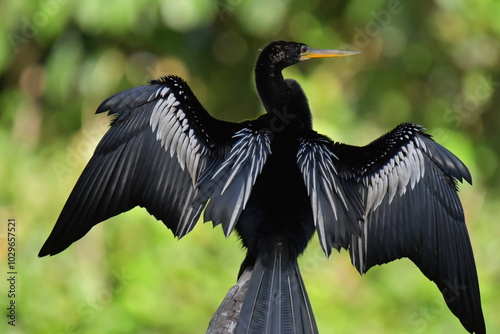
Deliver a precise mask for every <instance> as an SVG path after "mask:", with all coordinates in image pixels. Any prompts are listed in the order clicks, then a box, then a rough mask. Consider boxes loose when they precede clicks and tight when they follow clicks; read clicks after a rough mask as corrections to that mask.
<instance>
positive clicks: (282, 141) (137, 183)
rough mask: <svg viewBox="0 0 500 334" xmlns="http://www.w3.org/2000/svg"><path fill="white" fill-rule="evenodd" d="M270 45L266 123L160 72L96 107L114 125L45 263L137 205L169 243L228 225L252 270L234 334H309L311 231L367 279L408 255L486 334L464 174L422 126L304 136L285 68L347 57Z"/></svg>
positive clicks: (261, 63) (305, 119)
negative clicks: (354, 138)
mask: <svg viewBox="0 0 500 334" xmlns="http://www.w3.org/2000/svg"><path fill="white" fill-rule="evenodd" d="M354 53H355V52H350V51H337V50H315V49H310V48H309V47H307V46H306V45H304V44H300V43H293V42H273V43H271V44H269V45H268V46H267V47H266V48H264V49H263V50H262V52H261V54H260V56H259V58H258V61H257V65H256V68H255V75H256V86H257V90H258V93H259V96H260V98H261V100H262V103H263V105H264V107H265V109H266V114H264V115H262V116H260V117H259V118H257V119H256V120H253V121H246V122H242V123H230V122H224V121H220V120H217V119H214V118H213V117H211V116H210V115H209V114H208V113H207V111H206V110H205V109H204V108H203V107H202V105H201V104H200V103H199V102H198V100H197V99H196V97H195V96H194V94H193V93H192V92H191V90H190V89H189V87H188V85H187V84H186V83H185V82H184V81H183V80H182V79H180V78H177V77H175V76H168V77H164V78H161V79H159V80H154V81H152V82H151V85H148V86H142V87H137V88H133V89H130V90H127V91H124V92H121V93H118V94H116V95H114V96H112V97H110V98H108V99H107V100H105V101H104V102H103V103H102V104H101V105H100V106H99V107H98V109H97V112H98V113H101V112H105V111H108V112H109V114H110V115H112V116H113V117H114V119H113V121H112V125H111V128H110V129H109V131H108V132H107V133H106V134H105V136H104V137H103V139H102V140H101V142H100V143H99V145H98V146H97V148H96V151H95V153H94V156H93V157H92V158H91V160H90V162H89V163H88V165H87V167H86V168H85V170H84V171H83V173H82V175H81V177H80V179H79V180H78V182H77V184H76V185H75V187H74V189H73V191H72V192H71V194H70V196H69V199H68V201H67V202H66V205H65V206H64V208H63V210H62V212H61V215H60V217H59V219H58V220H57V223H56V225H55V227H54V229H53V231H52V233H51V234H50V236H49V238H48V240H47V241H46V242H45V244H44V245H43V247H42V249H41V251H40V254H39V255H40V256H45V255H54V254H57V253H59V252H61V251H63V250H64V249H66V248H67V247H68V246H69V245H70V244H71V243H73V242H74V241H76V240H78V239H79V238H81V237H83V236H84V235H85V234H86V233H87V232H88V231H89V230H90V229H91V228H92V227H93V226H94V225H96V224H98V223H99V222H101V221H103V220H106V219H108V218H109V217H112V216H114V215H117V214H119V213H122V212H124V211H127V210H130V209H131V208H133V207H135V206H142V207H145V208H146V209H147V210H148V212H149V213H151V214H152V215H153V216H155V218H157V219H159V220H161V221H163V222H164V223H165V225H166V226H167V227H168V228H170V229H171V230H172V231H173V233H174V234H175V235H176V236H177V237H182V236H184V235H185V234H187V233H188V232H189V231H191V229H192V228H193V227H194V225H195V223H196V222H197V221H198V218H199V217H200V215H201V212H202V211H203V210H205V211H204V218H205V221H212V222H213V223H214V224H215V225H217V224H221V225H222V228H223V230H224V233H225V234H226V235H229V234H230V233H231V232H232V231H233V230H236V231H237V233H238V234H239V236H240V237H241V240H242V243H243V245H244V246H245V247H246V249H247V256H246V258H245V260H244V261H243V263H242V266H241V269H240V274H241V272H242V271H243V270H245V269H247V268H253V274H252V278H251V280H250V285H249V290H248V292H247V295H246V297H245V301H244V302H243V306H242V312H241V314H240V318H239V320H238V326H237V328H236V333H317V331H318V330H317V327H316V323H315V320H314V315H313V312H312V309H311V305H310V303H309V300H308V297H307V293H306V290H305V287H304V284H303V282H302V278H301V275H300V271H299V267H298V264H297V258H298V257H299V256H300V254H301V253H302V252H303V251H304V249H305V248H306V246H307V244H308V242H309V240H310V239H311V238H312V236H313V234H314V232H317V233H318V237H319V241H320V244H321V246H322V247H323V250H324V251H325V254H326V255H329V254H330V252H331V249H332V248H335V249H338V250H339V249H341V248H344V249H347V250H349V252H350V255H351V259H352V263H353V265H354V266H355V267H356V268H357V269H358V271H359V272H360V273H361V274H363V273H365V272H366V271H367V270H368V269H369V268H371V267H372V266H374V265H377V264H382V263H386V262H389V261H392V260H394V259H398V258H402V257H408V258H409V259H411V260H412V261H413V262H414V263H415V264H416V265H417V266H418V267H419V268H420V270H421V271H422V273H423V274H424V275H426V276H427V277H428V278H429V279H430V280H432V281H434V282H435V283H436V285H437V286H438V288H439V289H440V291H441V292H442V293H443V296H444V298H445V301H446V303H447V304H448V306H449V308H450V310H451V311H452V312H453V313H454V314H455V315H456V316H457V317H458V318H459V320H460V321H461V322H462V324H463V326H464V327H465V328H466V330H467V331H469V332H471V333H479V334H482V333H485V332H486V330H485V325H484V320H483V315H482V310H481V304H480V295H479V285H478V281H477V274H476V268H475V264H474V258H473V253H472V249H471V245H470V241H469V237H468V233H467V229H466V226H465V221H464V214H463V209H462V206H461V203H460V201H459V198H458V196H457V188H456V183H457V181H460V182H462V181H463V180H465V181H467V182H469V183H471V176H470V174H469V171H468V170H467V167H466V166H465V165H464V164H463V163H462V162H461V161H460V160H459V159H458V158H457V157H455V156H454V155H453V154H452V153H450V152H449V151H448V150H446V149H445V148H444V147H442V146H441V145H439V144H437V143H436V142H435V141H433V140H432V138H431V137H430V136H429V135H428V134H426V133H425V131H424V129H423V128H422V127H421V126H418V125H415V124H409V123H406V124H401V125H399V126H397V127H396V128H395V129H394V130H392V131H391V132H389V133H387V134H386V135H384V136H382V137H380V138H379V139H377V140H375V141H373V142H372V143H370V144H369V145H367V146H364V147H355V146H349V145H345V144H340V143H336V142H333V141H331V140H330V139H329V138H327V137H325V136H323V135H320V134H318V133H316V132H315V131H314V130H313V129H312V116H311V112H310V109H309V106H308V102H307V98H306V96H305V94H304V92H303V91H302V89H301V87H300V85H299V84H298V83H297V82H296V81H294V80H292V79H284V78H283V76H282V74H281V71H282V70H283V69H284V68H286V67H288V66H290V65H293V64H295V63H298V62H300V61H302V60H306V59H310V58H317V57H333V56H345V55H350V54H354Z"/></svg>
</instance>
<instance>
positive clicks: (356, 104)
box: [0, 0, 500, 334]
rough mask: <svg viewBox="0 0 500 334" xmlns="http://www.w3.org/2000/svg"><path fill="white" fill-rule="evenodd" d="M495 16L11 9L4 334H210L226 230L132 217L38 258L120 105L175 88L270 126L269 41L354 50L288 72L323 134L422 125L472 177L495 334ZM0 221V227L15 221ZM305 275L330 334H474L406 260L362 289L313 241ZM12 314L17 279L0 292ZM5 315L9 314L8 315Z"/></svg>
mask: <svg viewBox="0 0 500 334" xmlns="http://www.w3.org/2000/svg"><path fill="white" fill-rule="evenodd" d="M499 17H500V2H499V1H494V0H491V1H487V0H483V1H472V0H461V1H452V0H436V1H411V0H390V1H381V0H376V1H370V2H367V1H361V0H353V1H323V2H322V1H319V0H311V1H299V0H279V1H273V0H256V1H249V0H247V1H244V0H182V1H179V0H163V1H155V0H126V1H124V0H111V1H99V0H84V1H67V0H46V1H30V0H16V1H2V2H0V85H1V91H0V105H1V111H0V122H1V123H0V151H1V154H2V155H1V156H2V163H1V164H0V184H1V187H0V218H1V220H2V225H1V226H2V231H0V233H1V234H0V237H1V240H0V242H1V243H2V244H1V247H0V258H1V263H2V267H1V268H2V274H1V275H0V276H1V277H5V278H6V272H7V267H6V265H5V263H6V245H5V241H6V239H5V236H6V228H7V227H6V222H7V219H8V218H15V219H16V221H17V248H18V249H17V270H18V282H17V284H18V286H17V297H16V303H17V312H18V314H17V316H18V318H17V326H16V327H12V326H7V324H6V322H7V321H6V318H5V317H4V316H2V319H3V320H1V325H0V331H2V332H4V331H3V330H2V328H7V331H8V333H202V332H204V331H205V330H206V328H207V324H208V321H209V319H210V317H211V315H212V314H213V313H214V311H215V310H216V308H217V306H218V305H219V303H220V301H222V299H223V297H224V296H225V294H226V292H227V290H228V289H229V288H230V287H231V286H232V285H233V284H234V283H235V281H236V274H237V271H238V268H239V264H240V262H241V261H242V259H243V256H244V252H243V251H242V250H241V248H240V245H239V243H238V240H237V238H236V237H234V236H231V237H230V238H229V239H228V240H226V239H225V238H224V236H223V233H222V231H221V229H220V227H218V228H216V229H215V230H216V231H212V230H213V228H212V226H211V224H204V225H203V224H199V225H198V226H197V227H196V228H195V230H194V231H193V232H192V233H191V234H189V235H188V236H186V237H185V238H184V239H182V240H180V241H177V240H175V239H174V238H173V236H172V233H171V232H170V231H169V230H168V229H166V228H165V227H164V226H163V224H162V223H160V222H157V221H155V219H154V218H152V217H151V216H149V215H148V214H147V212H146V211H145V210H143V209H134V210H132V211H131V212H128V213H126V214H122V215H121V216H119V217H115V218H113V219H110V220H109V221H108V222H106V223H105V224H101V225H98V226H96V227H95V228H94V229H92V231H91V232H90V233H89V234H88V235H87V236H86V237H85V238H83V239H82V240H80V241H79V242H78V243H76V244H75V245H73V246H72V247H70V248H69V249H68V250H66V251H65V252H64V253H62V254H59V255H57V256H55V257H51V258H43V259H39V258H37V253H38V250H39V249H40V247H41V245H42V243H43V242H44V241H45V239H46V237H47V236H48V234H49V232H50V231H51V229H52V227H53V224H54V222H55V221H56V219H57V217H58V214H59V212H60V210H61V208H62V206H63V205H64V202H65V200H66V198H67V196H68V194H69V192H70V190H71V189H72V187H73V185H74V184H75V182H76V179H77V178H78V176H79V175H80V173H81V171H82V169H83V167H84V166H85V164H86V162H87V161H88V160H89V158H90V156H91V154H92V152H93V149H94V147H95V145H96V144H97V142H98V140H99V139H100V138H101V136H102V135H103V134H104V132H105V131H106V129H107V125H108V122H109V119H107V118H106V116H104V115H98V116H97V115H94V111H95V109H96V107H97V106H98V105H99V103H100V102H101V101H102V100H103V99H105V98H106V97H108V96H110V95H111V94H114V93H116V92H118V91H120V90H123V89H127V88H131V87H134V86H138V85H142V84H145V83H147V81H148V80H150V79H152V78H156V77H159V76H161V75H166V74H176V75H179V76H182V77H183V78H185V79H186V80H187V82H188V83H189V85H190V86H191V87H192V89H193V91H194V92H195V94H196V95H197V96H198V98H199V99H200V101H201V102H202V103H203V104H204V105H205V107H206V108H207V109H208V110H209V111H210V112H211V114H212V115H214V116H215V117H218V118H221V119H225V120H232V121H241V120H244V119H248V118H253V117H256V116H257V115H259V114H261V113H262V112H263V111H262V107H261V105H260V102H259V99H258V97H257V95H256V93H255V87H254V84H253V73H252V70H253V65H254V61H255V59H256V57H257V55H258V50H259V48H262V47H263V46H264V45H266V44H267V43H268V42H269V41H271V40H275V39H285V40H295V41H301V42H305V43H307V44H309V45H310V46H312V47H317V48H343V49H352V50H360V51H361V52H362V53H361V54H360V55H357V56H355V57H349V58H345V59H333V60H326V59H325V60H313V61H310V62H307V63H304V64H300V65H297V66H294V67H292V68H289V69H287V70H286V73H285V74H286V75H287V76H289V77H293V78H295V79H297V80H298V81H299V82H300V83H301V84H302V86H303V88H304V90H305V92H306V94H307V95H308V97H309V100H310V105H311V109H312V111H313V115H314V126H315V128H316V129H317V130H318V131H320V132H322V133H324V134H326V135H328V136H329V137H331V138H332V139H334V140H337V141H343V142H348V143H351V144H358V145H363V144H366V143H368V142H369V141H371V140H373V139H375V138H376V137H378V136H380V135H381V134H383V133H384V132H387V131H389V130H390V129H392V128H393V127H395V126H396V125H397V124H398V123H400V122H405V121H410V122H416V123H420V124H422V125H424V126H425V127H426V128H428V129H429V131H430V132H431V133H432V134H434V136H435V138H436V140H437V141H438V142H440V143H442V144H443V145H445V146H446V147H448V148H449V149H451V150H452V151H453V152H454V153H455V154H456V155H458V156H459V157H460V158H461V159H462V160H463V161H464V162H465V163H466V164H467V165H468V166H469V168H470V170H471V173H472V175H473V179H474V186H472V187H471V186H470V185H463V186H461V194H460V196H461V198H462V200H463V204H464V208H465V211H466V218H467V224H468V228H469V232H470V236H471V240H472V244H473V248H474V251H475V257H476V260H477V267H478V275H479V280H480V283H481V292H482V301H483V307H484V312H485V318H486V322H487V328H488V330H489V333H500V317H499V316H498V314H499V310H500V301H499V298H500V293H499V291H498V287H499V285H500V255H499V252H500V247H499V242H498V237H499V236H500V224H498V220H497V218H498V215H499V214H498V208H499V206H500V200H499V198H498V195H499V190H500V187H499V186H500V179H499V178H498V177H497V175H498V168H499V167H498V158H499V154H500V131H498V129H499V128H500V114H499V113H498V107H499V106H500V92H499V89H498V88H499V85H500V66H499V65H500V58H499V57H500V45H499V40H500V20H499ZM4 223H5V224H4ZM301 268H302V272H303V275H304V279H305V281H306V286H307V288H308V292H309V295H310V298H311V302H312V305H313V309H314V311H315V314H316V317H317V321H318V326H319V329H320V331H321V332H322V333H367V332H369V333H396V334H406V333H444V332H445V331H446V333H465V330H463V328H462V327H461V325H460V323H459V321H458V320H457V319H456V318H455V317H454V316H453V315H452V314H451V312H449V311H448V309H447V308H446V306H445V304H444V301H443V298H442V297H441V295H440V293H439V291H438V290H437V288H436V287H435V286H434V284H432V283H430V282H429V281H428V280H427V279H426V278H425V277H424V276H423V275H422V274H421V273H420V272H419V271H418V269H417V268H416V267H415V266H414V265H413V264H412V263H411V262H410V261H408V260H400V261H396V262H394V263H391V264H389V265H384V266H382V267H376V268H373V269H371V270H370V272H369V273H367V274H366V275H365V276H364V277H360V276H359V275H358V273H357V272H356V271H355V269H354V268H353V267H352V266H351V264H350V259H349V257H348V254H347V253H346V252H345V251H344V252H341V253H340V254H338V253H334V254H332V256H331V257H330V259H329V260H327V259H325V257H324V255H323V254H322V252H321V250H320V247H319V245H318V242H317V239H316V238H314V240H313V242H311V244H310V246H309V248H308V250H307V252H306V254H304V256H303V257H302V258H301ZM0 287H1V291H0V301H1V307H0V308H1V309H4V310H5V308H6V307H7V302H8V300H7V297H6V290H7V286H6V280H5V279H4V278H2V279H1V283H0ZM4 312H5V311H3V312H2V314H4Z"/></svg>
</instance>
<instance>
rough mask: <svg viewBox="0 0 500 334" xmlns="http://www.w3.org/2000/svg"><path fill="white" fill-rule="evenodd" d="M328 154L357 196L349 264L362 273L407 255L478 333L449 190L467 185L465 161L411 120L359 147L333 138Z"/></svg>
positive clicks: (458, 208)
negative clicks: (358, 213)
mask: <svg viewBox="0 0 500 334" xmlns="http://www.w3.org/2000/svg"><path fill="white" fill-rule="evenodd" d="M332 152H333V154H335V156H337V157H338V159H337V161H336V167H337V170H338V175H340V176H341V177H342V178H343V179H344V181H348V182H351V183H352V184H355V185H357V187H358V189H359V194H360V196H361V198H362V199H363V202H364V210H363V212H364V216H363V219H360V220H359V221H358V224H359V227H360V231H361V232H360V234H359V235H352V236H351V240H350V243H349V246H348V248H349V251H350V254H351V259H352V262H353V265H354V266H355V267H356V268H357V269H358V270H359V272H360V273H365V272H366V271H367V270H368V269H369V268H371V267H372V266H374V265H379V264H383V263H387V262H390V261H392V260H395V259H399V258H402V257H407V258H409V259H411V260H412V261H413V262H414V263H415V264H416V265H417V266H418V267H419V268H420V270H421V271H422V272H423V273H424V274H425V275H426V276H427V277H428V278H429V279H430V280H432V281H434V282H435V283H436V285H437V286H438V288H439V289H440V290H441V292H442V294H443V296H444V298H445V301H446V303H447V304H448V307H449V308H450V310H451V311H452V312H453V313H454V314H455V315H456V316H457V317H458V318H459V319H460V321H461V322H462V324H463V325H464V327H465V328H466V329H467V330H468V331H470V332H471V333H472V332H474V333H485V327H484V319H483V314H482V310H481V306H480V294H479V284H478V279H477V273H476V267H475V263H474V257H473V252H472V248H471V244H470V240H469V237H468V233H467V228H466V225H465V218H464V214H463V209H462V205H461V203H460V200H459V198H458V194H457V188H456V182H457V181H460V182H462V181H463V180H466V181H468V182H469V183H471V176H470V173H469V171H468V170H467V167H466V166H465V165H464V164H463V163H462V162H461V161H460V160H459V159H458V158H457V157H455V156H454V155H453V154H452V153H451V152H449V151H448V150H446V149H445V148H444V147H442V146H441V145H439V144H437V143H436V142H435V141H433V140H432V139H431V137H430V136H429V135H427V134H425V132H424V130H423V128H421V127H420V126H418V125H414V124H402V125H400V126H398V127H396V129H394V130H393V131H391V132H390V133H388V134H386V135H384V136H382V137H381V138H379V139H377V140H375V141H374V142H372V143H371V144H369V145H367V146H365V147H354V146H347V145H344V144H335V145H334V147H333V148H332ZM349 200H350V199H348V202H349ZM347 205H348V206H349V205H353V204H350V203H348V204H347ZM459 288H463V289H464V291H458V292H457V289H459ZM450 291H455V292H456V293H451V292H450Z"/></svg>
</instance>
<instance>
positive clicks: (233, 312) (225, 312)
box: [207, 269, 252, 334]
mask: <svg viewBox="0 0 500 334" xmlns="http://www.w3.org/2000/svg"><path fill="white" fill-rule="evenodd" d="M251 277H252V270H248V269H247V270H245V271H244V272H243V274H242V275H241V277H240V279H239V280H238V282H237V283H236V285H235V286H233V287H232V288H231V289H229V292H228V293H227V295H226V297H225V298H224V300H223V301H222V303H221V304H220V306H219V308H218V309H217V311H216V312H215V314H214V316H213V317H212V319H211V320H210V323H209V324H208V330H207V334H232V333H234V330H235V329H236V324H237V322H238V318H239V316H240V311H241V305H242V304H243V299H244V298H245V294H246V292H247V290H248V285H249V282H250V278H251Z"/></svg>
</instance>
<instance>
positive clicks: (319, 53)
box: [300, 48, 359, 60]
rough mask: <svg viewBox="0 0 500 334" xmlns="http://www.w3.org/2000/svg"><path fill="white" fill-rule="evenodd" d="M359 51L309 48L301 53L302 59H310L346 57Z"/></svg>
mask: <svg viewBox="0 0 500 334" xmlns="http://www.w3.org/2000/svg"><path fill="white" fill-rule="evenodd" d="M358 53H359V51H347V50H320V49H311V48H308V49H307V51H305V52H303V53H302V54H301V55H300V60H308V59H311V58H325V57H344V56H352V55H355V54H358Z"/></svg>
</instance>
